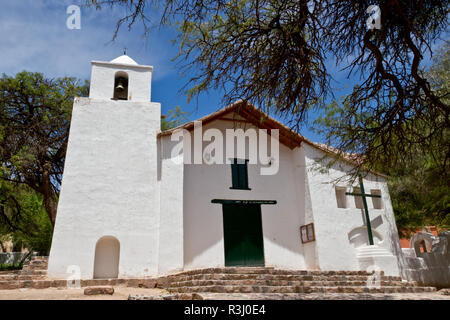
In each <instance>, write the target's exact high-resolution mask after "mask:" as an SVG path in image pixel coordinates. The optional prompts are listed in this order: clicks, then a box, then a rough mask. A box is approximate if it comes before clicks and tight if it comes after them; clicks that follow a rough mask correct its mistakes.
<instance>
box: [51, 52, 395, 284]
mask: <svg viewBox="0 0 450 320" xmlns="http://www.w3.org/2000/svg"><path fill="white" fill-rule="evenodd" d="M130 60H131V59H130V58H129V57H121V58H118V59H116V60H113V61H111V62H93V71H92V78H93V79H92V81H91V91H90V92H91V96H90V97H89V98H76V100H75V103H74V110H73V115H72V124H71V131H70V136H69V145H68V150H67V159H66V164H65V171H64V178H63V183H62V190H61V197H60V200H59V206H58V215H57V220H56V226H55V232H54V237H53V243H52V249H51V252H50V259H49V270H48V274H49V276H50V277H62V276H67V272H68V271H67V270H68V268H69V267H70V266H75V268H79V269H77V270H79V272H80V274H81V277H82V278H92V277H94V278H102V277H103V278H104V277H107V278H108V277H120V278H122V277H123V278H125V277H142V276H155V275H162V274H168V273H173V272H177V271H181V270H189V269H197V268H205V267H223V266H241V265H245V266H273V267H276V268H284V269H308V270H367V269H368V268H373V269H377V268H378V269H382V270H384V271H385V272H386V273H387V274H391V275H398V274H399V268H398V261H397V260H398V259H401V248H400V245H399V241H398V235H397V228H396V225H395V220H394V215H393V211H392V206H391V201H390V198H389V192H388V188H387V184H386V181H385V177H384V176H383V175H380V174H377V173H374V172H371V173H368V174H367V175H366V176H365V177H364V186H365V188H366V193H367V192H369V193H373V194H377V195H381V198H374V200H373V201H370V200H369V203H368V205H369V216H370V219H371V222H372V231H373V232H372V233H373V236H374V242H375V245H373V246H368V237H367V228H366V221H365V218H364V214H363V211H362V209H361V203H360V199H359V198H358V197H353V196H350V195H345V193H346V192H354V191H357V189H355V188H357V187H358V183H357V181H356V182H355V181H350V180H349V179H348V175H347V174H348V173H349V172H350V171H351V169H352V168H353V167H352V166H353V165H354V164H352V162H351V161H352V159H343V160H341V161H337V162H335V163H334V164H333V165H331V167H328V166H327V165H326V164H327V161H330V160H329V159H327V158H325V159H324V156H325V155H329V154H330V153H333V151H332V150H330V149H329V148H326V147H324V146H323V145H319V144H315V143H313V142H311V141H309V140H307V139H306V138H304V137H302V136H300V135H298V134H297V133H295V132H292V131H291V130H290V129H289V128H287V127H286V126H284V125H283V124H281V123H280V122H278V121H276V120H274V119H272V118H270V117H268V116H267V115H265V114H264V113H262V112H261V111H259V110H258V109H256V108H255V107H253V106H251V105H249V104H247V103H245V102H242V101H238V102H236V103H234V104H233V105H230V106H228V107H226V108H224V109H221V110H219V111H217V112H215V113H213V114H211V115H208V116H206V117H203V118H201V119H199V120H198V121H194V122H190V123H187V124H185V125H183V126H181V127H178V128H174V129H172V130H168V131H164V132H161V131H160V105H159V104H158V103H154V102H150V101H149V100H150V80H151V72H152V68H151V67H147V66H139V65H137V64H135V62H134V61H132V60H131V61H130ZM133 62H134V63H133ZM125 79H126V80H127V81H125ZM144 82H145V83H144ZM124 84H125V85H126V86H128V88H126V89H127V90H128V94H127V95H125V94H123V91H122V87H123V89H125V87H124ZM117 88H118V89H120V92H116V91H115V90H116V89H117ZM117 96H121V97H127V99H126V100H118V99H114V97H117ZM230 133H233V134H234V136H232V135H230ZM229 137H232V140H233V141H241V142H243V144H242V145H241V147H240V145H239V142H237V144H231V143H230V139H229ZM252 137H253V138H255V137H256V141H257V146H256V145H255V143H253V142H250V141H251V138H252ZM264 141H267V145H266V146H265V150H264V152H262V151H261V150H262V149H264V145H263V144H260V143H261V142H264ZM231 145H232V147H231V148H232V149H233V150H232V152H230V146H231ZM221 150H222V151H223V152H220V151H221ZM255 150H256V151H255ZM255 152H256V154H257V157H256V158H257V161H256V162H255V161H252V159H253V160H254V158H255V157H254V155H255ZM263 172H265V174H262V173H263ZM375 199H376V200H375ZM302 232H305V233H304V234H303V239H302Z"/></svg>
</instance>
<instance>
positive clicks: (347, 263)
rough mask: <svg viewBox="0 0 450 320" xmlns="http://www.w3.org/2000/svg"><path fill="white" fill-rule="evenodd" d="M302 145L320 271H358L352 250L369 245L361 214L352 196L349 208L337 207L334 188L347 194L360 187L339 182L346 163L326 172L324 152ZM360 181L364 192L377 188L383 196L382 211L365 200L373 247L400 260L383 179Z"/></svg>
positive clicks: (391, 212)
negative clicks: (343, 190)
mask: <svg viewBox="0 0 450 320" xmlns="http://www.w3.org/2000/svg"><path fill="white" fill-rule="evenodd" d="M302 146H303V149H304V152H305V156H306V166H307V180H308V184H309V189H310V194H311V205H312V212H313V216H314V226H315V231H316V246H317V259H318V264H319V267H320V269H321V270H359V269H360V266H359V262H358V259H357V257H356V251H355V249H356V248H357V247H360V246H362V245H364V244H366V243H368V240H367V229H365V218H364V212H363V210H362V209H358V208H356V206H355V201H354V197H353V196H347V204H348V206H349V207H348V208H338V207H337V201H336V195H335V186H341V187H347V191H351V190H352V186H356V187H358V186H359V182H358V181H354V182H353V183H350V182H349V181H348V179H340V178H342V177H343V176H344V175H345V174H346V173H347V172H349V171H350V170H351V167H350V166H349V165H348V164H346V163H343V162H337V163H335V164H333V165H332V167H331V168H329V169H328V170H326V169H325V168H324V163H323V162H321V159H323V156H324V152H323V151H321V150H319V149H317V148H315V147H313V146H310V145H308V144H306V143H304V144H302ZM339 179H340V180H339ZM363 182H364V188H365V192H366V193H370V190H371V189H379V190H381V195H382V201H383V209H374V208H373V204H372V201H371V200H370V199H368V201H367V204H368V207H369V216H370V219H371V223H372V230H373V233H374V242H375V244H376V245H379V246H381V247H383V248H385V249H386V250H388V251H389V252H390V253H391V254H393V255H394V256H396V257H401V248H400V242H399V239H398V233H397V227H396V224H395V219H394V214H393V210H392V205H391V201H390V197H389V192H388V187H387V183H386V181H385V179H384V178H382V177H381V176H378V175H373V174H368V175H367V176H366V177H364V179H363ZM356 235H358V236H356ZM352 236H354V237H353V239H354V240H355V239H356V241H354V243H352V242H351V241H350V238H351V237H352ZM380 238H381V239H380Z"/></svg>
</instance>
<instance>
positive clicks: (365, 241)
mask: <svg viewBox="0 0 450 320" xmlns="http://www.w3.org/2000/svg"><path fill="white" fill-rule="evenodd" d="M372 236H373V241H374V244H376V245H380V244H381V243H382V242H383V237H382V236H381V234H380V233H378V231H376V230H374V229H372ZM348 241H349V242H350V244H351V245H352V246H353V247H354V248H355V249H357V248H359V247H362V246H367V245H369V236H368V233H367V227H366V226H362V227H357V228H355V229H353V230H352V231H350V232H349V233H348Z"/></svg>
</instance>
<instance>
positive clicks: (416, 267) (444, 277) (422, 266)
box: [404, 252, 450, 288]
mask: <svg viewBox="0 0 450 320" xmlns="http://www.w3.org/2000/svg"><path fill="white" fill-rule="evenodd" d="M405 262H406V266H405V269H404V276H405V277H406V278H407V279H408V280H410V281H417V282H418V283H419V284H420V285H425V286H433V287H437V288H450V254H440V253H435V252H424V253H420V255H419V257H414V256H412V255H405Z"/></svg>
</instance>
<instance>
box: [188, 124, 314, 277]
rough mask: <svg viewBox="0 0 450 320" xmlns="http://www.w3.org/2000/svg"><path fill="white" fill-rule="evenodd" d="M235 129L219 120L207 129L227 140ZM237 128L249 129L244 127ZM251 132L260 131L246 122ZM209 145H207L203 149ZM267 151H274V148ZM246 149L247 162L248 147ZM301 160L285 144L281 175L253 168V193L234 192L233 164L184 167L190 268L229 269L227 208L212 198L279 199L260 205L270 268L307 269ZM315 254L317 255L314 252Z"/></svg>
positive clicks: (244, 191)
mask: <svg viewBox="0 0 450 320" xmlns="http://www.w3.org/2000/svg"><path fill="white" fill-rule="evenodd" d="M237 118H238V119H239V117H237ZM233 125H234V123H233V122H230V121H223V120H217V121H214V122H212V123H210V124H208V125H206V126H204V127H203V130H204V131H205V130H207V129H208V128H212V127H214V128H217V129H219V130H220V131H221V132H223V134H224V137H225V133H224V132H225V129H226V128H233ZM236 125H237V126H236V127H241V128H244V124H243V123H236ZM246 128H255V127H253V126H251V125H249V124H248V123H247V124H246ZM255 129H257V128H255ZM209 143H210V142H204V143H203V147H204V146H206V145H208V144H209ZM225 143H226V142H225V141H224V144H225ZM192 148H193V147H192ZM268 149H269V150H270V146H269V147H268ZM224 150H225V147H224ZM246 151H247V153H246V157H247V158H248V146H246ZM224 157H225V155H224ZM223 161H225V159H224V160H223ZM296 161H297V162H298V161H300V160H299V159H295V158H294V152H293V151H292V150H291V149H289V148H287V147H286V146H284V145H281V144H280V163H279V172H278V174H276V175H271V176H269V175H268V176H263V175H260V167H261V165H256V164H255V165H252V164H249V165H248V181H249V187H250V188H251V190H232V189H230V187H231V185H232V183H231V166H230V164H213V165H207V164H188V165H185V167H184V267H185V269H194V268H204V267H213V266H224V263H225V261H224V259H225V258H224V241H223V214H222V205H221V204H214V203H211V200H212V199H233V200H238V199H240V200H276V201H277V204H276V205H264V204H263V205H261V215H262V229H263V237H264V257H265V265H266V266H275V267H279V268H293V269H305V268H306V267H307V263H306V262H305V258H304V247H303V245H302V244H301V240H300V233H299V227H300V225H301V224H303V222H304V221H305V219H306V218H305V210H306V209H305V208H306V206H305V204H304V201H305V200H304V196H303V195H301V196H299V192H302V188H303V187H302V184H301V183H296V181H297V180H298V181H303V180H304V177H303V174H304V173H303V171H304V170H303V169H304V167H303V168H302V164H301V163H297V162H296ZM297 167H298V168H297ZM312 252H314V250H312ZM311 255H313V253H310V256H311ZM312 260H314V257H312Z"/></svg>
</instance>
